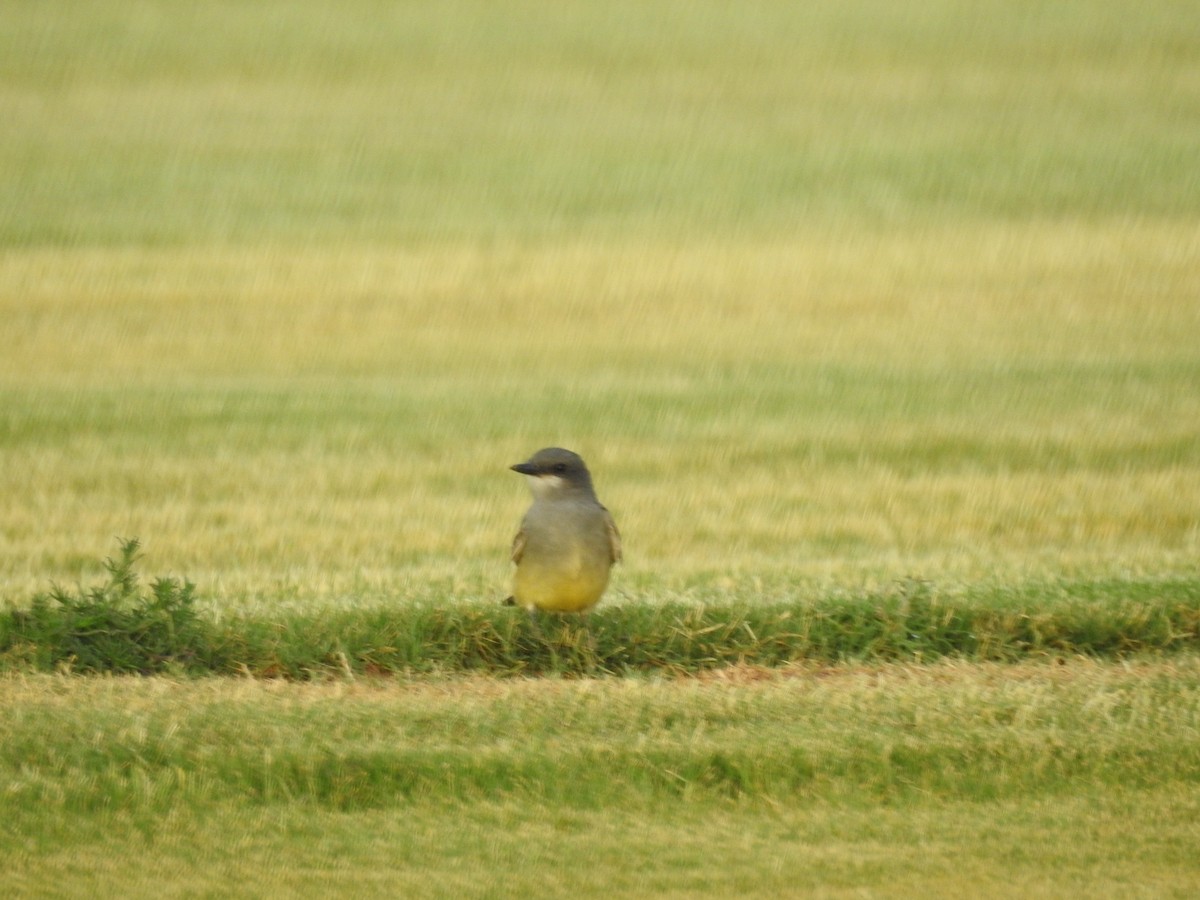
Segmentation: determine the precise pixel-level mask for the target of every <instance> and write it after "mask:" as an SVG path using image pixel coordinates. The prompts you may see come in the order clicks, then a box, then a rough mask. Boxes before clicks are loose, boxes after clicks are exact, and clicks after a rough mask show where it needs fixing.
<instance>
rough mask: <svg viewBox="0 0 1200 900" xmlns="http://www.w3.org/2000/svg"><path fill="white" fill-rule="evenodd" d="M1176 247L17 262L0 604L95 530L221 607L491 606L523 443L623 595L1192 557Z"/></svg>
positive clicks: (1, 368) (922, 239)
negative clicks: (609, 540) (356, 602)
mask: <svg viewBox="0 0 1200 900" xmlns="http://www.w3.org/2000/svg"><path fill="white" fill-rule="evenodd" d="M1198 234H1200V232H1197V230H1196V229H1195V228H1194V227H1193V226H1192V225H1189V224H1177V223H1169V222H1124V221H1114V222H1108V223H1099V224H1089V225H1085V224H1082V223H1074V224H1072V223H1066V224H1064V223H1056V224H1052V223H1041V224H1038V223H1034V224H1029V225H1023V226H1015V225H1014V226H998V225H993V226H987V227H974V228H963V229H956V230H954V231H945V230H931V231H918V232H915V233H910V234H896V233H876V234H872V233H848V232H845V233H838V232H835V233H830V234H817V233H809V234H803V235H797V236H796V237H795V238H794V239H792V240H789V241H786V242H784V241H775V242H766V243H750V242H741V243H739V242H728V241H724V242H720V243H714V244H711V245H710V244H706V243H705V242H704V241H699V242H696V243H691V244H676V243H670V242H662V243H645V242H638V243H625V244H619V243H613V242H608V243H603V242H601V243H595V244H592V243H588V244H570V245H549V246H548V245H545V244H533V245H530V244H521V243H512V244H507V245H501V246H493V247H482V246H477V245H441V244H428V245H424V246H415V247H408V248H390V247H375V248H363V247H358V246H354V247H350V246H347V247H341V248H339V247H332V248H326V249H322V250H319V251H318V250H314V249H313V248H303V249H299V248H288V247H283V246H276V247H256V248H250V249H236V248H232V247H210V248H196V247H192V248H187V249H159V250H153V249H105V250H86V249H79V250H68V249H63V250H50V249H29V250H16V249H13V250H9V251H7V252H6V253H5V254H3V255H2V256H0V298H4V299H2V300H0V307H2V309H0V313H2V314H3V320H4V323H5V325H4V332H5V341H4V343H5V345H6V349H7V351H8V352H6V353H5V354H4V355H3V358H2V359H0V378H2V380H3V386H4V392H5V398H6V399H5V406H6V412H5V416H6V421H7V423H8V425H7V428H8V434H9V438H8V439H7V441H6V442H5V443H4V445H3V447H2V448H0V452H2V453H3V462H4V465H3V475H0V488H2V491H0V496H2V498H3V499H2V500H0V505H2V507H3V517H4V521H5V522H6V523H7V537H8V541H9V546H10V547H11V552H10V553H9V554H8V555H7V556H6V557H5V560H4V563H3V565H4V571H3V573H2V574H3V579H4V583H5V585H6V587H5V593H6V594H7V595H8V597H9V599H16V598H19V597H21V596H22V595H24V594H26V593H27V592H29V591H31V590H33V589H35V588H37V587H40V586H44V584H45V582H46V581H47V580H48V579H51V578H54V579H64V578H65V579H68V580H70V579H73V578H74V577H77V576H78V575H79V573H80V568H79V567H80V565H81V561H83V560H94V559H96V558H97V557H99V556H100V555H103V554H104V553H107V552H109V551H111V550H112V549H113V543H112V539H113V537H114V536H115V535H125V536H130V535H137V536H139V537H141V538H142V540H143V542H144V544H145V545H146V547H147V550H148V552H149V554H150V556H149V561H148V566H149V567H150V568H151V569H153V570H171V571H175V572H182V573H186V574H188V575H189V576H190V577H193V578H195V579H197V580H199V581H200V582H201V583H202V587H203V588H204V590H205V591H206V592H208V593H211V594H215V595H217V596H218V597H221V598H224V599H233V598H241V599H243V600H245V599H249V598H252V597H255V596H274V597H282V596H286V595H293V596H301V597H304V596H331V595H338V596H344V595H347V594H363V593H386V594H405V593H412V592H420V591H422V590H425V589H426V587H425V586H427V585H429V584H431V583H432V584H434V585H436V589H437V590H441V591H443V592H445V593H447V594H449V595H457V596H464V597H465V596H478V595H483V596H487V595H489V594H490V593H493V592H497V593H498V592H500V591H502V590H503V589H504V581H505V578H506V576H507V564H506V563H505V561H504V547H505V546H506V542H507V540H508V537H509V532H510V531H511V530H512V528H513V527H514V523H515V521H516V517H517V515H518V514H519V507H520V504H521V502H522V501H523V496H522V494H521V489H520V486H519V485H518V484H516V483H515V482H514V480H513V479H511V478H507V477H506V473H505V466H506V465H507V464H509V463H510V462H512V461H513V460H515V459H518V458H521V457H522V455H523V454H527V453H528V452H529V450H530V448H534V447H537V446H541V445H544V444H551V443H560V444H564V445H567V446H572V447H574V448H576V449H578V450H580V451H581V452H582V453H584V454H585V456H586V457H587V458H588V459H589V461H590V462H591V464H592V467H593V469H594V470H595V472H596V476H597V479H598V482H599V483H600V484H601V485H602V486H603V489H604V494H605V496H606V497H608V498H610V499H609V502H610V505H612V506H613V508H614V509H615V511H616V512H617V513H618V515H619V520H620V523H621V526H622V528H623V530H624V531H625V533H626V537H627V542H628V544H629V546H630V551H631V552H630V554H629V561H628V565H627V567H626V569H625V570H624V571H623V572H622V573H621V574H619V575H618V578H617V582H616V594H617V595H619V594H620V593H621V592H622V590H624V591H626V592H627V593H632V594H639V593H641V594H646V593H650V594H655V593H658V594H662V593H670V592H673V591H678V590H681V589H683V587H684V586H685V585H686V584H687V583H688V582H689V581H694V580H695V579H696V578H700V579H707V580H710V581H711V580H713V579H715V580H717V582H718V583H727V584H728V585H729V586H730V587H735V586H736V587H741V588H743V589H749V590H754V589H755V585H756V584H757V583H758V582H756V580H755V579H762V578H764V577H765V578H766V579H767V580H768V581H771V580H775V581H778V579H779V578H781V577H787V578H792V579H795V580H796V581H797V583H801V582H803V583H809V584H828V583H831V582H833V583H846V582H851V583H858V582H861V581H874V580H880V579H882V580H887V579H889V578H893V577H899V576H903V575H910V574H917V575H927V576H928V575H932V576H936V577H945V578H953V579H977V578H982V577H990V576H993V575H994V576H997V577H1004V578H1012V577H1018V578H1021V577H1038V576H1047V575H1048V576H1053V575H1058V574H1063V573H1066V574H1079V573H1091V574H1093V575H1098V576H1102V575H1106V574H1121V573H1130V572H1132V573H1137V574H1145V573H1154V572H1160V571H1162V572H1167V571H1179V570H1181V569H1182V570H1186V571H1192V570H1193V569H1194V565H1195V562H1194V560H1195V559H1196V558H1197V546H1198V540H1200V538H1198V531H1197V523H1196V517H1195V515H1194V510H1195V508H1196V504H1197V500H1198V498H1197V497H1196V493H1195V491H1196V488H1195V485H1196V484H1197V483H1198V481H1197V478H1196V469H1197V466H1198V465H1200V444H1198V442H1200V438H1198V436H1197V433H1196V425H1195V423H1196V422H1197V421H1200V393H1197V392H1196V391H1194V390H1191V388H1192V387H1193V386H1194V378H1195V376H1196V371H1197V370H1196V365H1197V362H1198V360H1197V356H1196V352H1195V341H1194V336H1195V335H1196V334H1198V333H1200V307H1197V306H1196V305H1195V304H1193V303H1190V302H1188V300H1187V299H1186V298H1188V297H1190V296H1195V295H1197V293H1200V271H1198V270H1197V269H1196V267H1195V266H1194V265H1192V264H1191V260H1192V259H1194V258H1195V255H1196V253H1197V249H1198ZM622 582H624V585H623V584H622Z"/></svg>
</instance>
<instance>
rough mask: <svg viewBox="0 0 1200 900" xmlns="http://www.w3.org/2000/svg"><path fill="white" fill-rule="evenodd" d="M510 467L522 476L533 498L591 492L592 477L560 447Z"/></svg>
mask: <svg viewBox="0 0 1200 900" xmlns="http://www.w3.org/2000/svg"><path fill="white" fill-rule="evenodd" d="M510 468H511V469H512V470H513V471H514V472H520V473H521V474H522V475H524V476H525V477H526V479H527V480H528V482H529V489H530V490H531V491H533V495H534V496H535V497H543V496H546V495H548V494H553V493H556V492H558V491H561V490H568V491H584V492H586V493H588V494H593V493H594V492H593V490H592V476H591V473H589V472H588V470H587V466H586V465H585V464H584V462H583V457H581V456H580V455H579V454H578V453H572V452H571V451H570V450H564V449H562V448H561V447H546V448H545V449H544V450H539V451H538V452H537V453H535V454H533V456H531V457H529V459H527V460H526V461H525V462H523V463H517V464H516V465H515V466H511V467H510Z"/></svg>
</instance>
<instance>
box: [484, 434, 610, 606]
mask: <svg viewBox="0 0 1200 900" xmlns="http://www.w3.org/2000/svg"><path fill="white" fill-rule="evenodd" d="M509 468H511V469H512V470H513V471H514V472H518V473H520V474H521V475H524V476H525V478H526V481H527V482H528V485H529V490H530V492H531V493H532V494H533V505H532V506H530V507H529V509H528V511H527V512H526V513H525V516H524V518H523V519H522V520H521V528H520V530H519V531H518V532H517V535H516V537H515V538H513V543H512V561H513V562H514V563H516V566H517V568H516V571H515V573H514V574H513V592H512V596H511V597H509V598H507V599H506V600H505V601H504V602H505V603H507V604H509V605H510V606H520V607H522V608H523V609H525V610H526V611H528V612H529V613H530V614H531V615H535V614H536V613H538V612H539V611H541V612H555V613H579V612H586V611H587V610H588V609H590V608H591V607H593V606H595V605H596V603H597V602H599V600H600V597H601V596H602V595H603V594H604V590H605V588H606V587H608V576H609V572H610V570H611V569H612V566H613V564H614V563H616V562H619V561H620V559H621V535H620V532H618V531H617V524H616V522H614V521H613V517H612V515H611V514H610V513H609V511H608V510H607V509H605V507H604V506H603V505H602V504H601V503H600V501H599V500H598V499H596V491H595V489H594V488H593V487H592V476H591V473H590V472H588V468H587V465H585V464H584V461H583V459H582V457H580V456H579V454H577V453H573V452H572V451H570V450H564V449H563V448H561V447H546V448H544V449H542V450H539V451H538V452H537V453H535V454H533V456H531V457H529V459H527V460H526V461H525V462H521V463H517V464H516V465H514V466H510V467H509Z"/></svg>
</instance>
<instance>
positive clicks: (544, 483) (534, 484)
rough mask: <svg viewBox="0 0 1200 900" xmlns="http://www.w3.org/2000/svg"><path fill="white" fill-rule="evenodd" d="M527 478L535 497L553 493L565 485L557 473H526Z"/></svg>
mask: <svg viewBox="0 0 1200 900" xmlns="http://www.w3.org/2000/svg"><path fill="white" fill-rule="evenodd" d="M525 480H526V481H527V482H528V483H529V490H530V491H532V492H533V496H535V497H545V496H546V495H547V494H553V493H554V492H555V491H557V490H558V489H559V488H561V487H562V486H563V480H562V479H561V478H559V477H558V476H557V475H526V476H525Z"/></svg>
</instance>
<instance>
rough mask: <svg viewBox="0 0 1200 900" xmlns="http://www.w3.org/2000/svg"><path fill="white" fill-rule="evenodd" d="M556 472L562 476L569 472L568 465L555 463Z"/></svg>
mask: <svg viewBox="0 0 1200 900" xmlns="http://www.w3.org/2000/svg"><path fill="white" fill-rule="evenodd" d="M554 471H555V472H557V473H558V474H559V475H561V474H562V473H563V472H565V471H567V464H566V463H555V464H554Z"/></svg>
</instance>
